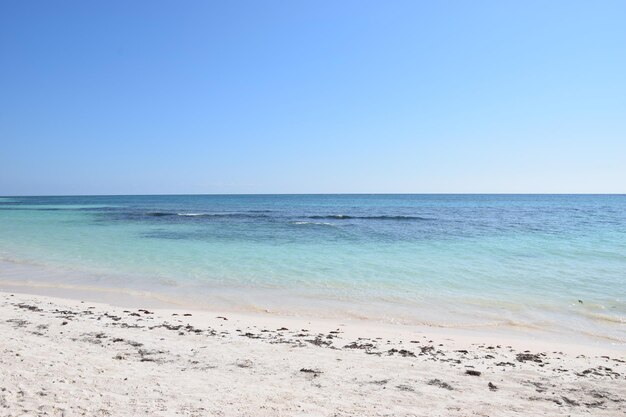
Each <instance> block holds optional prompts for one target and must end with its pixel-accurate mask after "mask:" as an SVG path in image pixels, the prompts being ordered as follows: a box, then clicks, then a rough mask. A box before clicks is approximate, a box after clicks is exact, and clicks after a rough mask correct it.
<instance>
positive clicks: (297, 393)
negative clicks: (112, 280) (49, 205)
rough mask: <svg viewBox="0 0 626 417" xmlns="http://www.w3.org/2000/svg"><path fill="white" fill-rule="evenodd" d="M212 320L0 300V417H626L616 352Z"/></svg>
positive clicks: (624, 379) (625, 382)
mask: <svg viewBox="0 0 626 417" xmlns="http://www.w3.org/2000/svg"><path fill="white" fill-rule="evenodd" d="M185 313H188V314H192V316H185V315H184V314H185ZM216 316H217V315H216V314H214V313H210V312H199V311H191V312H188V311H173V310H165V309H158V310H152V309H151V310H150V312H146V311H138V310H137V309H132V310H131V309H129V308H123V307H113V306H110V305H107V304H98V303H93V302H80V301H72V300H68V299H60V298H50V297H44V296H40V295H23V294H11V293H0V332H1V335H2V337H1V339H0V349H1V353H2V355H1V356H0V415H1V416H82V415H84V416H138V415H148V416H175V415H185V416H386V415H393V416H508V415H523V416H531V415H532V416H535V415H547V416H554V415H563V416H578V415H586V416H589V415H593V416H596V415H598V416H619V415H626V363H625V362H624V356H625V355H624V350H623V349H622V348H619V347H617V348H616V347H611V346H609V345H606V346H603V345H598V346H578V345H575V344H571V343H570V344H567V345H555V344H554V343H547V342H546V343H544V342H542V341H541V340H539V341H537V340H535V341H533V342H528V343H527V342H525V341H523V340H514V339H506V338H504V339H503V336H497V335H487V334H484V335H482V334H480V333H477V334H473V335H467V334H465V335H464V334H460V333H452V332H449V331H438V332H435V331H434V330H433V331H432V332H431V331H429V329H419V328H414V327H409V326H385V325H381V324H374V323H363V322H358V323H351V322H343V323H341V322H338V321H336V322H333V321H322V320H317V321H314V322H309V321H307V320H306V319H298V318H283V317H276V316H270V315H267V316H263V315H255V316H245V315H233V314H225V316H226V317H227V320H224V319H222V318H217V317H216ZM283 327H284V328H287V330H279V329H281V328H283ZM335 331H337V332H339V333H331V332H335ZM378 338H380V339H378ZM481 341H483V342H484V343H485V344H481V343H480V342H481ZM507 346H512V347H510V348H509V347H507ZM525 349H530V351H529V352H527V353H529V354H530V355H528V356H526V357H524V356H518V355H519V354H521V353H524V352H523V351H524V350H525ZM459 350H467V353H465V352H459ZM559 352H563V353H559ZM468 370H472V371H479V372H480V373H481V374H480V375H479V376H473V375H468V374H467V373H466V371H468ZM489 383H491V384H493V385H494V386H495V387H492V388H490V387H489Z"/></svg>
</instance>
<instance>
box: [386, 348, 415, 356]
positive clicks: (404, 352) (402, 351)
mask: <svg viewBox="0 0 626 417" xmlns="http://www.w3.org/2000/svg"><path fill="white" fill-rule="evenodd" d="M387 353H388V354H389V356H391V355H393V354H394V353H397V354H398V355H400V356H402V357H403V358H406V357H409V356H411V357H415V353H413V352H411V351H410V350H406V349H400V350H398V349H395V348H394V349H389V350H388V351H387Z"/></svg>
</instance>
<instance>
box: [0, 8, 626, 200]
mask: <svg viewBox="0 0 626 417" xmlns="http://www.w3.org/2000/svg"><path fill="white" fill-rule="evenodd" d="M257 192H258V193H309V192H311V193H317V192H331V193H332V192H418V193H428V192H512V193H515V192H599V193H602V192H622V193H623V192H626V2H625V1H623V0H621V1H572V0H570V1H544V0H542V1H527V0H524V1H522V0H520V1H516V2H513V1H489V2H487V1H460V0H459V1H417V0H413V1H406V2H404V1H382V0H381V1H378V2H370V1H360V0H359V1H344V0H342V1H328V2H324V1H319V0H316V1H307V2H305V1H250V2H245V1H208V0H207V1H169V2H163V1H153V0H150V1H76V2H70V1H43V0H42V1H28V0H13V1H11V0H4V1H2V2H0V194H1V195H24V194H135V193H139V194H141V193H257Z"/></svg>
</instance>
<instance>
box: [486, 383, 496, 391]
mask: <svg viewBox="0 0 626 417" xmlns="http://www.w3.org/2000/svg"><path fill="white" fill-rule="evenodd" d="M487 386H488V387H489V391H497V390H498V387H497V386H495V385H494V384H492V383H491V382H490V383H488V384H487Z"/></svg>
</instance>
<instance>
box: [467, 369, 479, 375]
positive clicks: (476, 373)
mask: <svg viewBox="0 0 626 417" xmlns="http://www.w3.org/2000/svg"><path fill="white" fill-rule="evenodd" d="M465 373H466V374H467V375H471V376H480V375H481V372H480V371H475V370H473V369H468V370H466V371H465Z"/></svg>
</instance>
